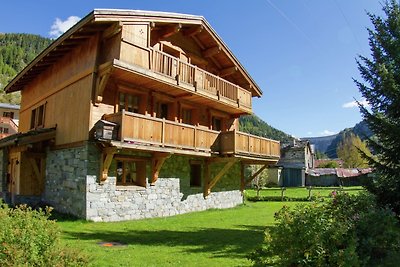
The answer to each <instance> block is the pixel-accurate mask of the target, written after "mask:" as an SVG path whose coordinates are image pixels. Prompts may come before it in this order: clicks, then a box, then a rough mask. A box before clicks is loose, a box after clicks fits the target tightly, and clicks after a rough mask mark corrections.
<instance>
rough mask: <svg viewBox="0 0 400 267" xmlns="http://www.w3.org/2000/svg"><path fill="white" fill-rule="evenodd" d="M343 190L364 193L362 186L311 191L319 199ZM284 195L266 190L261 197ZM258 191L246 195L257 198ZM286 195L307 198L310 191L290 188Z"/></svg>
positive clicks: (277, 189)
mask: <svg viewBox="0 0 400 267" xmlns="http://www.w3.org/2000/svg"><path fill="white" fill-rule="evenodd" d="M334 190H336V191H339V190H342V191H343V192H346V193H348V194H358V193H359V192H361V191H363V190H364V189H363V187H361V186H350V187H342V189H339V187H313V188H312V189H311V196H319V197H331V194H332V191H334ZM281 193H282V190H281V188H279V187H278V188H275V187H273V188H265V189H262V190H261V191H260V196H261V197H263V196H269V197H280V196H281ZM256 194H257V192H256V190H252V189H250V190H246V195H247V196H249V197H254V196H256ZM284 194H285V196H286V197H288V198H307V197H308V194H309V190H308V188H307V187H288V188H286V190H285V191H284Z"/></svg>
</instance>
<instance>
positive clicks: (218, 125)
mask: <svg viewBox="0 0 400 267" xmlns="http://www.w3.org/2000/svg"><path fill="white" fill-rule="evenodd" d="M212 129H213V130H215V131H221V130H222V119H221V118H218V117H212Z"/></svg>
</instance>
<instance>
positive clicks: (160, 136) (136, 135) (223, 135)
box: [104, 110, 280, 159]
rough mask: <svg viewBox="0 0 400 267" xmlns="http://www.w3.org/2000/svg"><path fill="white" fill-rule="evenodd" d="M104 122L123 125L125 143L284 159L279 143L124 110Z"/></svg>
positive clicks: (120, 137)
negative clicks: (281, 155)
mask: <svg viewBox="0 0 400 267" xmlns="http://www.w3.org/2000/svg"><path fill="white" fill-rule="evenodd" d="M104 119H105V120H107V121H110V122H114V123H116V124H118V125H119V137H118V139H119V140H120V141H123V142H131V143H133V144H135V143H137V144H145V145H153V146H159V147H166V148H176V149H186V150H192V151H204V152H215V153H220V154H244V155H247V156H254V157H258V158H265V157H268V158H274V159H278V158H279V155H280V144H279V142H278V141H275V140H271V139H267V138H263V137H259V136H255V135H251V134H247V133H243V132H239V131H228V132H219V131H213V130H209V129H206V128H204V127H198V126H193V125H189V124H184V123H178V122H173V121H169V120H165V119H159V118H154V117H150V116H145V115H141V114H137V113H132V112H127V111H124V110H123V111H122V112H120V113H115V114H110V115H105V116H104Z"/></svg>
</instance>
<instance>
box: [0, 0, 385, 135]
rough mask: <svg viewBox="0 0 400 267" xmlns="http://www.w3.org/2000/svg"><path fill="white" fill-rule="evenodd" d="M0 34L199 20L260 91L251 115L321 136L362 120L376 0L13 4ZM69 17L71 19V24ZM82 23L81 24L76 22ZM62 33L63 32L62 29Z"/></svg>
mask: <svg viewBox="0 0 400 267" xmlns="http://www.w3.org/2000/svg"><path fill="white" fill-rule="evenodd" d="M1 5H2V9H1V11H0V32H3V33H9V32H18V33H32V34H40V35H42V36H45V37H50V36H51V35H50V32H51V31H53V33H54V34H56V32H57V31H62V30H64V28H65V27H66V25H67V24H68V23H66V22H67V21H74V20H76V19H77V18H82V17H84V16H85V15H86V14H88V13H89V12H90V11H91V10H92V9H94V8H118V9H119V8H126V9H140V10H157V11H168V12H178V13H187V14H195V15H202V16H204V17H205V18H206V20H207V21H208V22H209V23H210V24H211V26H212V27H213V28H214V29H215V30H216V32H217V33H218V34H219V35H220V36H221V38H222V39H223V40H224V41H225V43H226V44H227V45H228V46H229V48H230V49H231V50H232V51H233V53H234V54H235V55H236V57H237V58H238V59H239V61H240V62H241V63H242V64H243V65H244V67H245V68H246V69H247V70H248V72H249V73H250V75H251V76H252V77H253V79H254V80H255V81H256V82H257V83H258V85H259V86H260V87H261V89H262V90H263V92H264V94H263V97H262V98H260V99H254V101H253V108H254V112H255V113H256V114H257V115H258V116H259V117H261V118H262V119H263V120H265V121H266V122H268V123H269V124H270V125H272V126H274V127H276V128H278V129H280V130H283V131H285V132H287V133H289V134H292V135H294V136H296V137H306V136H321V135H329V134H333V133H337V132H339V131H340V130H342V129H344V128H347V127H352V126H354V124H355V123H357V122H359V121H360V120H361V116H360V115H359V112H358V109H357V108H356V107H352V106H353V105H352V104H351V102H352V101H354V98H355V99H357V100H361V101H362V99H361V96H360V94H359V92H358V90H357V88H356V86H355V84H354V83H353V81H352V77H353V78H356V79H358V78H359V74H358V70H357V66H356V63H355V58H356V57H357V55H359V54H361V55H369V47H368V39H367V38H368V34H367V30H366V29H367V27H371V24H370V21H369V18H368V17H367V15H366V11H369V12H372V13H374V14H382V11H381V4H380V1H378V0H351V1H349V0H247V1H239V0H235V1H232V0H212V1H211V0H202V1H200V0H197V1H194V0H174V1H172V0H171V1H166V0H159V1H156V0H154V1H153V0H145V1H144V0H143V1H135V0H113V1H105V0H96V1H94V0H93V1H91V0H80V1H76V0H69V1H52V0H38V1H29V0H14V1H6V2H4V3H2V4H1ZM71 16H72V18H70V17H71ZM74 16H75V17H77V18H74ZM63 27H64V28H63Z"/></svg>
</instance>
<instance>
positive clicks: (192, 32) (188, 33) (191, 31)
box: [183, 25, 203, 37]
mask: <svg viewBox="0 0 400 267" xmlns="http://www.w3.org/2000/svg"><path fill="white" fill-rule="evenodd" d="M202 31H203V25H200V26H196V27H191V28H189V29H187V30H185V31H184V32H183V35H184V36H189V37H192V36H195V35H197V34H199V33H200V32H202Z"/></svg>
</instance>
